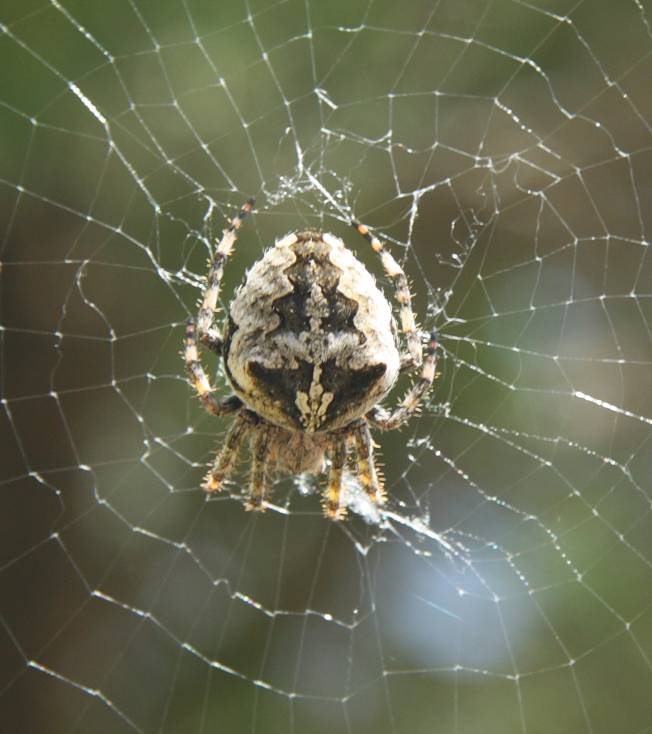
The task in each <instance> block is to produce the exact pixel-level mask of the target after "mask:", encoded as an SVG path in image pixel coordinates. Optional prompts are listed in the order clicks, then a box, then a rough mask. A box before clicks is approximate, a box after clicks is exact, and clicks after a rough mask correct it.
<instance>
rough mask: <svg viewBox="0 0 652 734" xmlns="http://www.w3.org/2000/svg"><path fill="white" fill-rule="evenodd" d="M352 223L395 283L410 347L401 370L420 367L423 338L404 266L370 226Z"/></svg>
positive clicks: (402, 328) (404, 330)
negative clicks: (418, 328)
mask: <svg viewBox="0 0 652 734" xmlns="http://www.w3.org/2000/svg"><path fill="white" fill-rule="evenodd" d="M351 224H352V226H353V228H354V229H355V230H357V232H358V233H359V234H361V235H362V236H363V237H364V238H365V239H366V240H367V242H368V243H369V244H370V245H371V247H372V249H373V251H374V252H375V253H377V254H378V255H380V260H381V262H382V265H383V268H384V270H385V273H386V275H387V277H388V278H389V279H390V280H391V281H392V283H393V284H394V293H395V295H396V300H397V301H398V303H399V307H400V314H401V331H402V332H403V334H404V335H405V341H406V343H407V348H408V354H403V355H401V370H411V369H414V368H415V367H420V366H421V363H422V362H423V354H422V350H421V339H420V337H419V332H418V331H417V325H416V322H415V320H414V312H413V311H412V299H411V297H410V286H409V285H408V280H407V277H406V275H405V273H404V272H403V268H401V266H400V265H399V264H398V263H397V262H396V260H395V259H394V257H393V256H392V255H391V254H390V253H389V252H388V251H387V250H386V249H385V247H384V245H383V243H382V242H381V241H380V240H379V239H378V237H376V236H375V235H373V234H372V233H371V232H370V231H369V228H368V227H366V226H365V225H364V224H360V222H356V221H355V220H353V221H352V222H351Z"/></svg>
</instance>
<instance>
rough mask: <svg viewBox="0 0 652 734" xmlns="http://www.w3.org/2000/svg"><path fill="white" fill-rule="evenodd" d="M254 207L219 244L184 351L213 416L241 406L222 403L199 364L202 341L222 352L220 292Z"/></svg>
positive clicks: (248, 206)
mask: <svg viewBox="0 0 652 734" xmlns="http://www.w3.org/2000/svg"><path fill="white" fill-rule="evenodd" d="M253 205H254V201H253V199H250V200H249V201H248V202H247V203H246V204H245V205H244V206H243V207H242V209H241V210H240V212H239V213H238V215H237V216H236V217H235V218H234V219H233V221H232V222H231V225H230V226H229V227H227V229H225V230H224V233H223V234H222V239H221V240H220V241H219V243H218V245H217V247H216V249H215V254H214V256H213V259H212V261H211V265H210V269H209V271H208V283H207V286H206V291H205V292H204V298H203V301H202V304H201V306H200V308H199V312H198V313H197V318H196V319H190V320H189V321H188V325H187V326H186V340H185V348H184V360H185V363H186V369H187V371H188V373H189V375H190V379H191V382H192V385H193V387H194V388H195V390H196V392H197V395H198V396H199V399H200V400H201V402H202V404H203V406H204V408H206V410H207V411H208V412H209V413H212V414H213V415H225V414H226V413H232V412H233V411H234V410H237V409H238V408H239V407H240V405H241V403H239V404H238V405H235V407H234V402H233V400H229V399H227V400H226V401H224V402H223V403H218V402H217V401H216V400H215V398H214V397H213V395H212V394H211V393H212V392H213V388H212V387H211V384H210V380H209V379H208V376H207V375H206V373H205V372H204V368H203V367H202V365H201V362H200V361H199V344H198V338H199V341H200V342H202V343H203V344H205V345H206V346H207V347H208V348H209V349H211V350H213V351H214V352H215V353H216V354H218V355H219V354H220V353H221V351H222V339H221V337H220V334H219V332H218V330H217V328H216V327H215V325H214V324H213V319H214V317H215V309H216V307H217V298H218V295H219V291H220V282H221V280H222V275H223V274H224V263H225V262H226V259H227V258H228V256H229V255H230V254H231V250H232V249H233V245H234V243H235V240H236V237H237V231H238V229H239V228H240V225H241V224H242V220H243V219H244V218H245V217H246V216H247V214H248V213H249V212H250V211H251V210H252V208H253Z"/></svg>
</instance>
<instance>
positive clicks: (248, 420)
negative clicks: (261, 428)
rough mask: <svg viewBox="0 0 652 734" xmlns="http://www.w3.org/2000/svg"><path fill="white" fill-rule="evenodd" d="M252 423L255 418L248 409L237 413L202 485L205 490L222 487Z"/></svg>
mask: <svg viewBox="0 0 652 734" xmlns="http://www.w3.org/2000/svg"><path fill="white" fill-rule="evenodd" d="M254 425H255V418H254V416H252V414H251V413H249V411H245V410H241V411H240V412H239V413H238V415H237V417H236V419H235V420H234V421H233V425H232V426H231V428H230V429H229V432H228V433H227V435H226V441H225V442H224V448H223V449H222V450H221V451H220V453H219V454H218V455H217V458H216V459H215V461H214V462H213V466H212V467H211V469H210V471H209V472H208V474H207V475H206V479H205V481H204V484H203V485H202V486H203V488H204V489H205V490H206V491H207V492H216V491H218V490H221V489H222V488H223V486H224V482H225V481H226V480H227V479H228V478H229V475H230V474H231V471H232V470H233V465H234V464H235V462H236V460H237V458H238V453H239V452H240V448H241V447H242V442H243V441H244V439H245V437H246V435H247V434H248V433H249V431H251V429H252V427H253V426H254Z"/></svg>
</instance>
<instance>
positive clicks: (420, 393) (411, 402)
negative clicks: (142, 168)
mask: <svg viewBox="0 0 652 734" xmlns="http://www.w3.org/2000/svg"><path fill="white" fill-rule="evenodd" d="M436 366H437V335H436V333H435V332H434V331H433V332H432V333H431V335H430V339H429V340H428V344H427V346H426V358H425V359H424V361H423V367H422V368H421V378H420V379H419V381H418V382H416V383H415V384H414V385H413V386H412V389H411V390H410V392H408V394H407V395H406V396H405V398H403V402H402V403H401V404H400V405H399V406H398V408H396V409H395V410H394V411H392V413H390V415H386V414H385V413H384V411H381V410H380V409H379V408H373V409H372V410H370V411H369V413H367V419H368V420H369V422H370V423H371V424H372V425H373V426H375V427H376V428H380V429H381V430H383V431H392V430H394V429H395V428H399V427H400V426H402V425H403V424H404V423H405V422H407V421H408V420H409V419H410V418H411V417H412V416H413V415H414V413H415V412H416V410H417V408H418V407H419V404H420V402H421V400H422V399H423V397H424V395H425V394H426V393H427V392H428V390H429V389H430V386H431V385H432V383H433V380H434V379H435V368H436Z"/></svg>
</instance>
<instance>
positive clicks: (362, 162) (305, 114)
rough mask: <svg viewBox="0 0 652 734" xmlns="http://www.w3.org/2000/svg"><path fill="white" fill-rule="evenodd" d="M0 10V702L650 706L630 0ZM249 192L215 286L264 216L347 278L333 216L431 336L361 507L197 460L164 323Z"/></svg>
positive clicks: (558, 723)
mask: <svg viewBox="0 0 652 734" xmlns="http://www.w3.org/2000/svg"><path fill="white" fill-rule="evenodd" d="M2 16H3V17H2V19H1V22H2V25H1V26H0V54H2V61H3V63H2V68H3V69H4V74H3V78H2V82H1V83H0V85H1V91H0V125H1V126H2V130H3V133H2V136H1V138H0V139H1V142H0V145H1V148H2V154H1V157H0V159H1V160H2V165H1V170H0V181H1V183H2V186H1V187H0V195H1V196H2V207H1V209H0V211H1V213H2V221H3V231H4V236H3V240H2V251H1V252H2V254H1V256H0V257H1V261H2V270H1V272H0V276H1V277H2V299H3V301H2V305H3V311H2V315H1V317H0V347H1V350H2V352H1V360H2V361H1V368H0V369H1V376H0V380H1V382H0V400H1V405H2V409H1V410H0V416H1V419H0V421H1V422H0V426H1V430H2V437H1V441H2V461H1V464H0V466H1V480H0V481H1V483H0V487H1V490H2V491H1V495H0V497H1V499H0V502H1V503H2V505H1V509H0V513H1V517H2V533H1V537H2V551H3V554H2V562H1V563H2V612H3V617H2V619H3V624H2V626H0V630H2V640H3V642H2V650H3V652H2V660H3V665H2V670H3V675H2V679H1V680H0V690H1V691H2V712H3V713H2V721H3V723H4V726H6V727H7V730H8V731H12V732H37V731H38V732H47V733H48V734H49V733H55V732H56V733H59V732H60V733H61V734H69V733H70V734H72V733H73V732H75V733H81V732H93V734H97V733H98V732H110V733H117V732H120V733H122V732H125V733H127V732H129V733H132V732H143V733H145V732H148V733H149V732H161V733H162V732H165V733H170V732H184V733H186V732H201V733H202V734H204V733H206V732H213V731H229V732H240V731H243V732H244V731H246V732H256V733H258V732H329V733H332V732H348V733H351V732H365V731H373V732H388V733H390V732H391V733H397V732H426V731H428V732H432V731H437V732H442V733H448V732H450V733H451V734H453V733H455V734H471V733H474V732H482V733H483V734H491V733H492V732H496V733H497V734H504V733H505V732H524V733H525V732H528V733H530V734H533V733H534V732H568V733H571V734H575V733H576V732H577V733H584V732H586V733H587V734H599V733H601V732H605V733H609V734H611V733H612V732H615V731H618V732H621V733H622V734H629V733H631V734H642V733H643V732H650V731H652V702H651V699H650V694H649V692H650V690H651V689H652V608H651V605H652V541H651V538H652V514H651V504H652V486H651V483H650V476H651V472H652V441H651V426H652V370H651V365H652V328H651V321H652V305H651V288H650V285H651V284H652V260H651V258H650V251H649V246H650V227H652V222H651V221H650V212H651V211H652V177H651V176H650V171H651V170H652V127H651V125H652V97H651V96H650V91H649V90H650V85H649V80H650V77H651V76H652V56H651V53H652V28H651V23H652V19H651V17H650V6H649V3H648V2H646V0H623V2H619V3H615V2H608V1H607V0H594V1H593V2H589V1H588V0H586V1H585V2H581V1H580V2H576V1H568V2H567V1H565V0H555V2H549V3H544V2H540V1H539V0H532V2H519V1H517V0H512V1H508V0H496V1H495V2H491V1H483V2H480V1H479V0H441V1H438V2H432V3H393V2H389V0H362V1H357V0H356V1H354V2H346V3H345V2H341V1H340V0H338V1H337V2H329V3H318V2H315V1H314V0H286V1H281V2H278V1H271V2H267V1H265V0H261V1H260V2H253V1H252V2H235V1H234V2H226V3H202V2H199V0H184V1H183V2H162V3H153V2H144V1H143V0H120V1H119V2H112V3H101V4H100V3H88V2H80V1H79V0H76V1H75V2H70V1H67V0H66V1H65V2H61V1H60V0H50V2H43V1H41V0H36V1H34V2H31V1H30V2H21V3H11V2H9V3H5V5H4V6H3V10H2ZM252 195H254V196H256V199H257V210H256V212H255V214H254V215H253V216H252V218H251V219H248V220H247V222H246V225H245V226H244V227H243V230H242V232H241V236H240V239H239V241H238V243H237V245H236V251H235V255H234V257H233V258H232V260H231V262H230V263H229V267H228V268H227V273H226V277H225V280H224V288H223V295H222V297H223V301H222V305H223V306H224V305H225V304H226V302H228V299H229V298H230V295H231V294H232V292H233V289H234V287H235V286H236V285H237V283H239V282H240V280H241V279H242V277H243V274H244V271H245V269H246V268H247V267H248V266H250V265H251V264H252V263H253V262H254V261H255V260H256V259H257V258H258V257H259V256H260V254H261V252H262V250H263V249H264V247H265V246H267V245H269V244H270V243H272V242H273V241H274V239H275V238H278V237H280V236H281V235H283V234H285V233H286V232H288V231H291V230H296V229H299V228H308V227H309V228H321V229H324V230H326V231H330V232H333V233H334V234H336V235H338V236H341V237H343V238H344V239H345V240H346V241H347V242H348V243H349V245H350V246H351V247H353V248H354V249H355V250H356V252H357V253H358V254H359V256H360V257H361V258H362V259H363V260H364V261H365V263H366V264H367V266H368V267H369V269H370V270H371V271H372V272H374V273H376V275H377V277H378V278H379V280H381V282H382V277H381V276H382V271H381V268H380V266H379V263H378V262H377V260H376V259H374V256H373V253H370V252H368V247H367V246H366V243H364V242H363V241H362V240H358V239H357V238H356V235H355V233H354V232H353V231H352V230H351V229H350V227H349V225H348V221H349V219H350V217H351V216H352V215H355V216H356V217H357V218H358V219H359V220H361V221H362V222H364V223H366V224H368V225H369V226H370V227H371V228H372V229H373V230H374V231H375V232H377V233H378V234H379V236H381V237H382V238H383V239H384V240H385V241H386V242H387V243H388V247H389V248H390V249H391V250H392V252H393V254H394V255H395V257H397V259H399V260H400V262H401V263H402V264H403V266H404V267H405V269H406V271H407V273H408V274H409V276H410V278H411V281H412V284H413V293H414V296H415V310H416V312H417V314H418V316H419V319H420V322H421V326H422V328H423V329H424V330H425V329H431V328H436V329H437V330H438V333H439V335H440V340H441V348H440V352H439V355H440V356H439V365H438V371H439V373H440V374H439V376H438V379H437V382H436V385H435V389H434V390H433V392H432V394H431V396H430V398H429V402H428V404H427V405H426V406H424V409H423V411H422V413H421V415H420V417H419V418H418V419H415V420H413V421H412V422H411V423H410V424H409V425H408V426H407V427H406V428H405V429H403V430H402V431H401V432H394V433H388V434H386V435H382V436H376V440H377V441H379V442H380V443H381V449H380V452H379V453H380V454H381V455H382V456H383V459H384V464H385V474H386V484H387V488H388V492H389V497H390V501H389V504H388V507H387V512H386V513H384V514H382V515H380V514H378V513H374V512H373V511H372V508H369V507H365V505H364V502H363V501H362V500H361V498H360V496H359V492H358V491H357V488H356V485H355V483H354V482H353V481H352V480H350V479H349V482H348V485H347V486H348V491H349V502H350V503H351V505H352V511H351V512H350V519H349V520H348V521H347V522H346V523H343V524H333V523H330V522H328V521H326V520H325V519H324V518H323V517H322V516H321V512H320V508H319V496H318V491H319V487H318V483H316V482H313V481H312V480H310V481H309V480H305V479H303V478H298V479H297V480H291V479H287V478H286V479H281V480H279V481H278V482H277V483H276V485H275V488H274V496H273V500H272V506H271V507H270V508H269V510H268V512H267V513H265V514H264V515H260V514H251V513H245V512H244V511H243V507H242V501H241V495H242V492H243V476H244V474H245V473H246V466H244V465H243V466H241V474H240V475H239V478H236V479H235V481H233V482H232V483H231V485H230V487H229V490H228V491H227V492H225V493H223V494H221V495H219V496H218V497H215V498H211V499H207V498H206V496H205V495H204V494H203V492H202V491H201V490H200V489H199V485H200V481H201V477H202V475H203V474H204V472H205V466H206V463H207V462H208V461H209V460H210V458H211V456H213V455H214V453H215V451H216V449H217V447H218V446H219V443H220V441H221V439H222V437H223V435H224V431H225V429H226V428H227V426H228V421H227V420H224V421H221V420H217V419H214V418H211V417H210V416H207V415H206V414H204V413H203V412H202V410H201V408H200V406H199V405H198V403H197V401H196V400H195V399H194V398H192V396H191V392H190V389H189V387H188V385H187V382H186V379H185V376H184V374H183V367H182V362H181V360H180V357H179V350H180V347H181V343H182V335H183V328H184V324H185V321H186V319H187V317H188V316H189V315H191V314H192V313H194V311H195V308H196V306H195V304H196V301H197V299H198V297H199V296H200V293H201V290H202V285H203V276H204V274H205V272H206V259H207V257H208V256H209V254H210V252H211V248H212V246H213V243H214V242H215V240H216V238H217V237H219V233H220V231H221V229H222V228H223V227H224V226H225V222H226V221H227V220H228V219H229V218H230V217H231V216H233V213H234V212H235V211H236V209H237V207H238V206H240V205H241V204H242V203H243V201H245V200H246V198H248V197H249V196H252ZM384 287H385V288H387V284H386V283H384ZM204 360H205V362H206V363H207V364H209V365H210V371H211V372H212V374H213V376H214V379H215V380H216V382H217V385H218V389H219V391H220V393H221V394H225V393H226V391H227V389H228V386H227V385H226V383H225V379H224V375H223V374H222V372H221V371H220V370H219V369H217V370H216V364H215V362H214V361H213V359H212V357H210V356H206V355H205V357H204ZM408 386H409V380H404V381H403V382H402V383H401V384H400V385H399V389H398V390H396V391H395V393H394V395H393V396H392V397H393V399H394V400H396V399H397V396H398V397H400V395H401V391H402V390H403V389H407V388H408Z"/></svg>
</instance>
